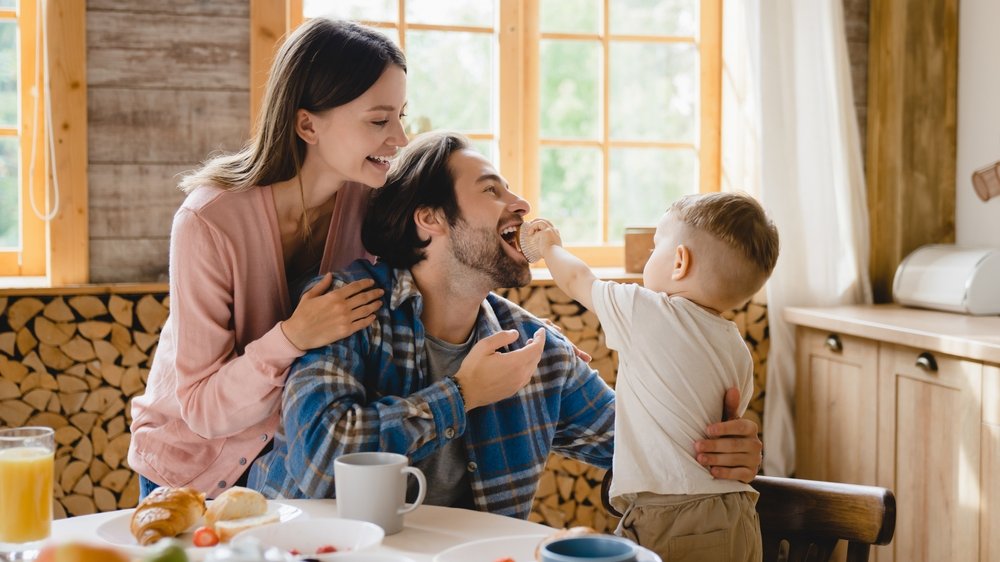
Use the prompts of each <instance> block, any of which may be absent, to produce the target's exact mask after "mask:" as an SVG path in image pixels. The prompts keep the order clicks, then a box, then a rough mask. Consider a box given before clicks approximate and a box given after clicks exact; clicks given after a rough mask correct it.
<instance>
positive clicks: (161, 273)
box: [87, 0, 250, 283]
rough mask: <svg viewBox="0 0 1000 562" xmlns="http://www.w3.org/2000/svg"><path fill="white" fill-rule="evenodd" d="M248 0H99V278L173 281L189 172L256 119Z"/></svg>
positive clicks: (90, 56) (94, 128) (92, 134)
mask: <svg viewBox="0 0 1000 562" xmlns="http://www.w3.org/2000/svg"><path fill="white" fill-rule="evenodd" d="M249 37H250V24H249V3H248V2H246V0H211V1H209V0H172V1H170V2H146V1H144V0H88V2H87V65H88V72H87V88H88V103H87V105H88V107H87V112H88V116H89V121H90V123H89V130H88V134H87V144H88V148H89V172H88V181H89V185H90V203H89V209H90V221H89V225H90V281H91V282H92V283H113V282H149V281H166V278H167V277H166V276H167V248H168V238H169V235H170V223H171V219H172V218H173V214H174V211H175V210H176V209H177V207H178V205H179V204H180V202H181V201H182V200H183V193H181V192H180V191H179V190H178V189H177V181H178V179H179V174H181V173H183V172H185V171H187V170H191V169H194V168H196V167H197V165H198V163H199V162H201V161H203V160H204V159H205V158H206V157H207V156H208V155H209V154H210V153H212V152H214V151H220V150H222V151H231V150H236V149H238V148H239V147H240V146H241V145H242V143H243V142H244V140H246V137H247V134H248V132H249V128H250V116H249V103H250V102H249V85H250V79H249V72H250V61H249V42H250V39H249Z"/></svg>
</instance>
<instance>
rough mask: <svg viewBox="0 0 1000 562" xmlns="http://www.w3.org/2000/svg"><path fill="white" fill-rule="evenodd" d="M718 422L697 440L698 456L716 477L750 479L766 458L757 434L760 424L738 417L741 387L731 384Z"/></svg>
mask: <svg viewBox="0 0 1000 562" xmlns="http://www.w3.org/2000/svg"><path fill="white" fill-rule="evenodd" d="M723 406H724V409H723V416H722V419H723V420H725V421H721V422H719V423H713V424H712V425H710V426H708V428H707V429H706V431H707V433H708V436H709V438H708V439H702V440H701V441H695V444H694V450H695V453H696V458H697V459H698V462H699V463H701V465H702V466H705V467H707V468H708V469H709V471H710V472H711V473H712V476H714V477H715V478H721V479H724V480H739V481H741V482H750V481H751V480H753V479H754V476H756V475H757V470H758V469H759V468H760V465H761V463H762V462H763V460H764V455H763V450H764V444H763V443H761V442H760V439H759V438H758V437H757V424H755V423H754V422H752V421H750V420H745V419H739V418H736V412H737V411H738V410H739V407H740V391H739V390H738V389H736V388H730V389H729V390H727V391H726V396H725V399H724V400H723Z"/></svg>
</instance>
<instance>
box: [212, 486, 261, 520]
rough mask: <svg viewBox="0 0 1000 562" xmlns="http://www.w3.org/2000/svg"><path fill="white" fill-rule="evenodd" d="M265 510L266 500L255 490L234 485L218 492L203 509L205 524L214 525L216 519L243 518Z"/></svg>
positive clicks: (259, 513)
mask: <svg viewBox="0 0 1000 562" xmlns="http://www.w3.org/2000/svg"><path fill="white" fill-rule="evenodd" d="M266 512H267V500H266V499H264V496H263V495H261V493H260V492H258V491H257V490H251V489H249V488H243V487H241V486H234V487H232V488H230V489H228V490H226V491H225V492H222V493H221V494H219V497H217V498H215V499H214V500H212V502H211V503H209V504H208V509H207V510H205V524H206V525H208V526H209V527H214V526H215V523H216V522H217V521H224V520H229V519H243V518H244V517H254V516H257V515H263V514H264V513H266Z"/></svg>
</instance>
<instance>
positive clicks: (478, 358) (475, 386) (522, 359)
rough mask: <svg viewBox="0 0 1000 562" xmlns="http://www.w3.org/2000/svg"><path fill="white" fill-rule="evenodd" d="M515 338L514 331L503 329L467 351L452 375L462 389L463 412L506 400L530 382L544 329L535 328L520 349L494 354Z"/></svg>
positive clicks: (542, 339)
mask: <svg viewBox="0 0 1000 562" xmlns="http://www.w3.org/2000/svg"><path fill="white" fill-rule="evenodd" d="M517 338H518V333H517V331H516V330H504V331H502V332H498V333H496V334H493V335H491V336H489V337H488V338H485V339H483V340H481V341H480V342H479V343H477V344H476V345H475V346H474V347H473V348H472V350H471V351H469V355H468V356H466V358H465V360H463V361H462V366H461V367H459V369H458V372H457V373H455V380H457V381H458V383H459V386H461V387H462V398H463V400H465V411H469V410H471V409H473V408H478V407H479V406H485V405H487V404H492V403H494V402H496V401H498V400H503V399H504V398H508V397H510V396H512V395H513V394H514V393H515V392H517V391H518V390H520V389H521V388H522V387H524V385H526V384H528V381H530V380H531V375H533V374H534V372H535V370H536V369H537V368H538V361H539V360H540V359H541V358H542V350H543V349H545V328H539V329H538V331H536V332H535V335H534V336H533V337H532V338H531V339H530V340H528V344H527V345H525V346H524V347H522V348H521V349H518V350H516V351H510V352H508V353H500V352H499V351H497V350H498V349H500V348H501V347H504V346H507V345H509V344H511V343H513V342H514V341H516V340H517Z"/></svg>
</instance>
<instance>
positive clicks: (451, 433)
mask: <svg viewBox="0 0 1000 562" xmlns="http://www.w3.org/2000/svg"><path fill="white" fill-rule="evenodd" d="M444 436H445V437H446V438H448V439H454V438H455V428H454V427H449V428H448V429H446V430H444Z"/></svg>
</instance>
